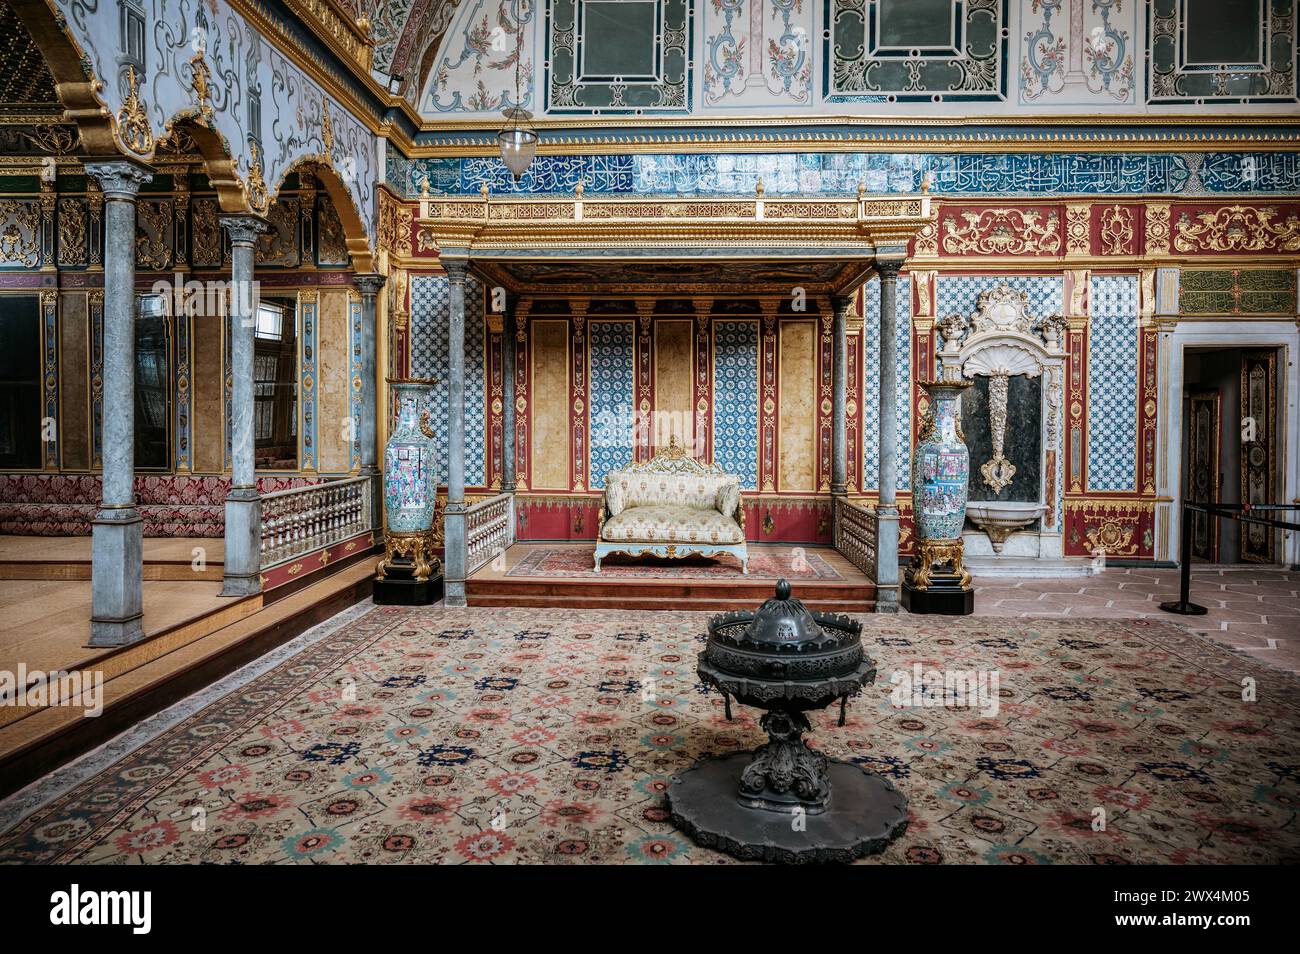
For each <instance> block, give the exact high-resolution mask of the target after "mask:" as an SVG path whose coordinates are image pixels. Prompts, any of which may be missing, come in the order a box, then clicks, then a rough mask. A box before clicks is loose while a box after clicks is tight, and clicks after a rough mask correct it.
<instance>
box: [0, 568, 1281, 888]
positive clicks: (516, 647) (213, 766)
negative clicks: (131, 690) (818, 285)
mask: <svg viewBox="0 0 1300 954" xmlns="http://www.w3.org/2000/svg"><path fill="white" fill-rule="evenodd" d="M796 593H797V590H796ZM861 618H862V620H863V624H864V634H863V636H864V641H865V642H866V643H867V644H868V646H869V647H870V651H871V653H872V655H873V656H874V657H875V658H877V659H878V661H879V664H880V669H881V672H882V673H886V674H887V673H890V672H893V671H904V672H911V668H912V664H913V663H914V662H915V661H916V660H917V659H923V660H926V663H925V665H926V666H927V667H930V666H933V667H934V668H936V669H944V668H946V667H954V668H961V669H965V668H969V666H970V665H971V662H970V660H971V659H988V658H990V655H989V654H990V653H996V654H997V657H998V660H999V665H1000V668H1001V670H1002V681H1001V687H1002V690H1003V693H1004V695H1005V698H1004V699H1003V702H1002V705H1001V707H1000V709H999V711H998V712H997V713H994V714H988V713H987V712H983V711H981V710H976V709H962V708H946V707H944V706H942V705H938V704H936V705H923V706H914V707H912V708H908V709H896V708H894V707H893V704H892V703H893V700H892V698H891V696H892V694H893V691H894V685H893V684H892V683H891V681H890V680H889V679H888V678H883V679H882V680H881V681H879V682H878V683H877V684H876V685H875V686H873V687H870V688H868V689H867V690H866V691H864V692H863V694H862V695H861V697H859V698H857V699H855V700H854V701H853V702H852V703H851V705H850V708H849V722H848V724H847V725H846V726H844V727H843V728H838V727H837V726H836V725H835V721H836V718H837V715H838V713H837V712H835V711H830V712H819V713H815V714H814V716H813V719H814V734H815V739H814V744H816V745H817V747H818V748H821V749H823V750H824V751H826V753H827V754H828V755H831V756H832V757H835V758H841V759H846V760H850V761H853V762H856V763H858V764H860V765H862V766H863V767H865V768H868V769H870V770H872V771H875V772H879V773H881V774H884V775H887V776H888V777H889V778H890V779H891V780H892V781H893V782H894V784H896V785H897V786H898V787H899V788H900V789H901V790H902V791H903V792H904V794H905V795H906V796H907V798H908V802H909V806H910V808H911V815H912V821H911V824H910V825H909V828H908V832H907V834H906V836H904V837H903V838H901V839H899V840H898V841H897V842H895V843H894V844H893V845H891V846H890V847H889V848H888V849H887V850H886V851H885V852H884V853H883V854H882V855H880V856H879V857H878V858H877V859H873V860H874V861H880V862H885V863H915V864H936V863H941V862H948V863H976V864H979V863H985V864H1026V863H1033V864H1045V863H1052V864H1061V863H1070V864H1078V863H1083V864H1087V863H1094V862H1107V863H1119V864H1125V863H1129V864H1132V863H1188V862H1201V863H1269V862H1271V863H1278V862H1281V861H1284V860H1287V859H1293V858H1295V857H1296V856H1297V852H1300V833H1297V832H1296V831H1295V830H1294V824H1293V815H1294V804H1295V799H1296V798H1297V797H1298V796H1300V788H1297V785H1298V784H1300V783H1298V782H1297V773H1296V771H1295V769H1294V767H1293V766H1291V765H1290V761H1289V760H1288V758H1286V757H1285V754H1286V753H1289V752H1293V751H1295V750H1296V746H1297V745H1298V744H1300V703H1298V702H1297V701H1296V700H1297V699H1300V692H1298V691H1297V690H1300V682H1297V680H1296V678H1295V677H1294V676H1293V675H1291V674H1289V673H1285V672H1279V671H1277V670H1270V671H1268V672H1265V670H1264V669H1262V668H1261V665H1260V664H1258V663H1256V662H1254V661H1252V660H1249V659H1246V658H1244V657H1241V656H1238V655H1234V654H1232V653H1231V652H1230V651H1228V650H1226V649H1223V648H1221V647H1219V646H1218V645H1216V644H1212V643H1208V642H1206V641H1204V640H1203V639H1202V638H1200V637H1197V636H1195V635H1193V634H1191V633H1189V632H1187V631H1186V630H1184V629H1182V628H1181V627H1178V626H1175V625H1172V624H1169V623H1165V622H1163V621H1145V620H1143V621H1126V620H1111V619H1108V620H1105V621H1101V620H1078V619H1076V620H1044V619H1038V620H1032V621H1030V620H1024V621H1022V620H1015V619H1006V620H999V621H998V627H997V630H998V631H997V634H996V639H994V637H993V636H992V635H991V634H990V633H989V631H988V620H986V619H975V618H952V619H946V620H945V621H944V622H943V624H942V626H939V625H936V624H935V623H934V622H933V621H928V620H926V619H923V618H918V617H882V616H865V617H861ZM706 620H707V616H706V615H705V614H695V613H681V612H663V613H656V614H652V615H647V614H628V613H622V612H609V611H587V612H585V613H583V614H581V618H578V617H576V616H575V615H574V614H572V613H566V612H550V611H545V610H537V609H463V610H445V609H438V610H437V611H436V612H430V611H427V610H415V609H407V608H399V607H381V608H376V609H374V610H372V611H371V612H369V613H367V614H366V615H364V616H362V617H361V618H359V619H357V620H355V621H353V622H351V623H349V624H346V625H344V626H342V627H341V628H340V629H339V630H338V631H337V632H334V633H332V634H331V635H330V636H329V638H327V639H323V640H321V641H319V642H317V643H315V644H313V645H312V646H311V647H309V648H307V649H305V650H303V651H301V652H299V653H298V654H296V655H295V656H293V657H291V658H290V659H287V660H285V661H284V662H283V663H281V664H280V665H279V666H277V667H275V668H273V669H271V670H269V671H267V672H266V673H264V674H262V675H261V676H258V677H256V678H255V679H254V680H252V681H251V682H250V683H248V684H247V685H245V686H243V687H241V688H239V689H236V690H234V691H232V692H231V693H230V694H229V695H228V696H226V697H224V698H221V699H218V700H217V701H215V702H214V703H212V704H211V705H209V706H208V707H206V708H204V709H202V710H200V711H198V712H197V713H195V714H194V715H192V716H191V717H189V718H188V719H187V720H186V721H184V722H181V723H180V724H178V725H177V726H175V727H174V728H172V729H169V730H167V731H166V732H164V733H162V734H161V735H160V736H158V737H157V738H156V739H154V740H152V741H149V742H146V743H144V744H143V745H142V746H141V747H139V748H137V749H136V750H134V751H132V752H131V753H130V754H128V755H126V756H124V757H122V758H121V759H120V760H119V761H117V762H116V763H114V764H112V765H109V766H108V767H106V768H105V769H104V770H103V771H102V772H101V773H100V774H98V775H94V776H92V777H90V778H87V779H85V780H84V781H82V782H81V783H79V784H77V785H75V786H73V787H72V788H71V789H70V790H68V791H67V792H66V793H65V794H63V795H60V796H58V797H57V798H56V799H55V800H54V801H53V802H51V803H50V804H49V805H47V806H46V807H44V808H41V809H38V810H37V811H36V812H35V813H33V814H32V815H30V816H29V817H28V818H26V819H25V820H23V821H22V822H20V823H19V824H18V825H17V826H16V827H15V828H13V829H12V830H10V831H8V832H7V833H5V834H3V835H0V862H9V863H13V862H28V863H31V862H41V863H68V862H82V863H118V864H121V863H138V862H141V861H147V862H150V863H176V862H186V863H215V864H230V863H260V864H268V863H286V862H288V863H304V864H309V863H321V862H325V863H337V864H342V863H356V862H372V863H385V862H410V863H426V864H437V863H445V864H464V863H475V864H492V863H495V864H501V863H539V862H549V863H561V864H563V863H575V864H584V863H595V864H601V863H613V864H686V863H691V864H708V863H719V862H724V861H725V862H727V863H734V862H733V861H731V859H728V858H724V857H722V856H720V855H717V854H715V853H713V852H711V851H708V850H706V849H703V848H700V847H698V846H696V845H694V844H692V843H691V842H689V841H688V840H687V839H685V838H683V837H682V836H681V835H680V834H679V833H678V832H676V831H675V830H674V829H673V828H672V826H671V824H670V823H669V820H668V817H667V812H666V811H665V809H664V792H665V789H666V785H667V780H668V778H670V777H671V776H672V775H673V774H674V773H676V772H680V771H682V770H683V769H684V768H686V767H687V766H688V765H690V764H691V762H692V761H693V760H694V759H696V758H698V757H699V756H700V755H702V754H704V753H706V752H716V751H718V746H719V742H720V738H721V737H723V736H726V737H727V738H728V739H729V740H730V741H729V745H732V746H739V747H743V746H751V745H757V744H758V743H759V742H760V741H761V738H760V736H761V732H760V731H759V729H758V726H757V724H756V721H755V720H754V719H753V717H752V715H753V714H752V713H750V712H747V711H746V710H744V709H743V708H739V709H736V711H735V715H736V717H737V718H736V719H735V720H734V721H732V722H728V721H726V720H725V719H724V718H723V714H722V709H723V707H722V699H721V697H719V696H718V695H717V694H716V693H703V692H700V691H699V687H698V685H697V679H696V676H695V673H694V665H693V658H694V653H695V652H696V651H697V650H698V643H697V642H696V639H695V637H696V636H697V634H699V633H702V632H703V628H704V625H705V622H706ZM449 633H452V634H455V635H454V636H452V637H448V635H447V634H449ZM524 633H527V634H528V635H529V638H528V639H526V640H523V641H520V640H519V639H518V638H517V637H518V636H519V635H520V634H524ZM542 636H545V638H540V637H542ZM991 640H992V641H993V642H996V645H992V644H990V641H991ZM986 644H988V645H986ZM668 660H671V661H668ZM479 667H481V671H478V672H476V671H474V670H476V669H477V668H479ZM505 670H509V671H510V672H511V673H512V675H511V676H509V677H505V676H504V675H501V673H503V671H505ZM610 670H620V671H621V674H619V675H613V676H611V675H610V674H609V672H610ZM394 673H401V674H403V675H408V676H414V675H422V676H424V677H425V683H424V684H423V685H420V686H415V685H411V686H406V687H403V686H395V687H392V688H385V687H384V686H383V683H384V680H386V679H387V678H388V677H389V676H390V675H392V674H394ZM640 673H646V674H650V673H653V674H654V676H655V693H654V694H653V696H652V697H648V698H647V697H646V695H645V694H644V693H643V692H642V691H641V690H640V689H639V688H637V686H638V685H640V683H641V682H642V679H640V678H633V677H632V676H630V675H628V674H640ZM1081 673H1082V674H1086V681H1085V682H1080V681H1079V680H1078V676H1079V675H1080V674H1081ZM1245 676H1250V677H1252V678H1256V679H1258V680H1260V683H1261V685H1263V684H1265V683H1267V684H1269V685H1275V684H1276V683H1277V682H1278V680H1281V684H1280V685H1276V689H1277V691H1276V692H1272V693H1269V694H1268V695H1267V696H1262V697H1261V699H1260V700H1259V701H1258V702H1254V703H1251V704H1249V705H1248V706H1244V707H1243V704H1242V703H1241V701H1240V698H1241V688H1240V683H1241V679H1242V678H1243V677H1245ZM344 678H349V679H351V680H352V684H354V685H355V686H356V699H355V700H354V701H347V702H345V701H343V700H342V699H341V698H340V697H339V695H340V694H339V691H338V687H339V683H340V681H341V680H343V679H344ZM507 682H508V683H509V688H506V687H505V685H506V683H507ZM431 686H432V687H435V690H434V691H435V692H436V693H437V694H438V696H439V700H440V701H438V702H430V701H429V699H430V687H431ZM629 689H630V691H629ZM1139 690H1144V691H1145V694H1146V695H1148V696H1151V697H1153V698H1155V699H1158V704H1154V705H1153V704H1152V703H1151V702H1145V701H1143V702H1139V703H1135V702H1134V701H1133V700H1134V699H1139V700H1141V699H1142V698H1143V692H1140V691H1139ZM453 700H454V701H453ZM935 701H936V702H941V701H942V700H935ZM1247 710H1249V711H1247ZM371 711H377V712H378V713H379V715H378V716H377V717H371V716H362V715H358V714H357V713H361V712H371ZM286 712H292V713H293V714H294V720H293V721H294V723H295V725H293V726H290V725H289V724H288V723H286V721H285V719H284V714H285V713H286ZM398 713H400V714H401V719H400V720H398V719H397V718H396V715H395V714H398ZM488 715H491V716H492V718H488V717H487V716H488ZM399 721H400V722H404V723H406V724H410V725H418V726H420V727H421V728H423V729H425V730H426V732H425V734H424V735H423V736H416V737H409V738H399V739H395V738H394V737H393V736H391V735H390V734H389V730H391V729H392V728H393V727H394V725H396V724H398V722H399ZM297 723H300V724H297ZM271 724H275V725H277V726H280V727H281V728H282V729H283V730H284V731H283V733H282V734H278V735H277V737H276V738H275V740H274V743H273V744H268V740H267V737H266V736H265V735H264V734H263V733H262V732H261V731H260V728H261V727H262V726H264V725H271ZM340 733H344V734H345V737H346V738H347V740H348V741H347V742H344V743H341V744H340V743H335V744H326V743H324V742H323V740H325V739H331V738H338V737H340ZM466 733H473V734H474V738H473V741H472V742H471V741H466V740H465V739H464V736H465V734H466ZM597 739H599V741H596V740H597ZM308 753H310V755H312V756H318V757H317V758H310V757H309V758H304V757H303V756H304V755H305V754H308ZM178 805H183V806H192V807H202V808H205V809H206V811H207V824H206V827H205V829H204V830H196V829H195V828H194V827H192V826H190V825H189V824H188V823H186V824H182V823H181V822H180V821H176V820H173V819H174V818H175V815H174V812H175V811H176V807H177V806H178ZM1097 806H1102V807H1103V808H1104V809H1105V811H1106V821H1107V824H1106V827H1105V830H1104V831H1097V830H1094V826H1093V825H1092V820H1093V818H1094V809H1095V808H1096V807H1097Z"/></svg>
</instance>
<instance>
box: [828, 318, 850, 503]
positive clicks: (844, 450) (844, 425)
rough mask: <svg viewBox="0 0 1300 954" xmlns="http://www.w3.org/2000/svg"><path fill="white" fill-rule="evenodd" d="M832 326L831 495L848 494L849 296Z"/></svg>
mask: <svg viewBox="0 0 1300 954" xmlns="http://www.w3.org/2000/svg"><path fill="white" fill-rule="evenodd" d="M831 304H832V306H833V307H834V315H835V317H834V320H833V322H832V324H831V356H832V361H831V369H832V371H831V493H833V494H846V493H848V490H849V486H848V481H849V478H848V474H849V447H848V436H849V418H848V411H847V405H848V391H849V340H848V339H849V334H848V326H849V309H850V308H852V307H853V299H852V297H850V296H848V295H844V296H840V297H837V298H835V299H834V300H833V301H832V302H831Z"/></svg>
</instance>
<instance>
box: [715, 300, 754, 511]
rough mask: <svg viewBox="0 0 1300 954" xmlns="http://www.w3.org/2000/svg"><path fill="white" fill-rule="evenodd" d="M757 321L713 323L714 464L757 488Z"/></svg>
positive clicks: (742, 483) (744, 486)
mask: <svg viewBox="0 0 1300 954" xmlns="http://www.w3.org/2000/svg"><path fill="white" fill-rule="evenodd" d="M758 343H759V328H758V322H757V321H716V322H714V323H713V460H714V462H715V463H717V464H718V465H720V466H721V467H722V469H723V470H725V471H726V472H727V473H729V474H736V475H737V476H739V477H740V486H741V488H742V489H744V490H757V489H758Z"/></svg>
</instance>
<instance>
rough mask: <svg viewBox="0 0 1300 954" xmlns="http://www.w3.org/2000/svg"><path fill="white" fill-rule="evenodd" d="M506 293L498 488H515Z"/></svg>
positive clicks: (510, 319) (514, 301)
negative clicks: (499, 485) (499, 481)
mask: <svg viewBox="0 0 1300 954" xmlns="http://www.w3.org/2000/svg"><path fill="white" fill-rule="evenodd" d="M518 305H519V300H518V298H516V297H515V296H513V295H512V296H511V297H510V301H509V302H508V303H507V305H506V313H505V314H504V315H502V316H501V492H502V493H507V494H512V493H514V492H515V436H516V435H515V345H516V341H515V309H516V308H517V307H518Z"/></svg>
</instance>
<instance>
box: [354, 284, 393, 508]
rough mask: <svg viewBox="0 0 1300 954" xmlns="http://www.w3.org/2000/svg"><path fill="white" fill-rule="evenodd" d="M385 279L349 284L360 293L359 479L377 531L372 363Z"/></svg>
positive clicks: (379, 499) (379, 497) (379, 500)
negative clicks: (366, 484)
mask: <svg viewBox="0 0 1300 954" xmlns="http://www.w3.org/2000/svg"><path fill="white" fill-rule="evenodd" d="M387 280H388V279H387V278H386V277H385V276H383V275H374V274H368V275H354V276H353V277H352V281H353V282H355V283H356V286H357V288H358V289H359V290H360V291H361V382H362V385H363V390H362V392H361V420H360V421H358V422H357V433H358V435H359V436H360V438H361V476H363V477H369V478H371V481H370V526H371V528H372V529H379V528H380V527H381V526H382V524H381V523H380V521H381V520H382V519H383V516H382V513H383V488H382V487H381V486H380V481H379V479H378V478H379V463H378V461H379V445H378V440H379V399H380V395H382V394H383V393H384V390H383V389H382V388H379V387H377V386H376V381H375V377H376V374H377V370H376V364H375V343H376V340H377V339H376V334H377V332H376V329H375V296H376V295H378V294H379V290H380V289H381V288H383V287H384V282H386V281H387Z"/></svg>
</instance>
